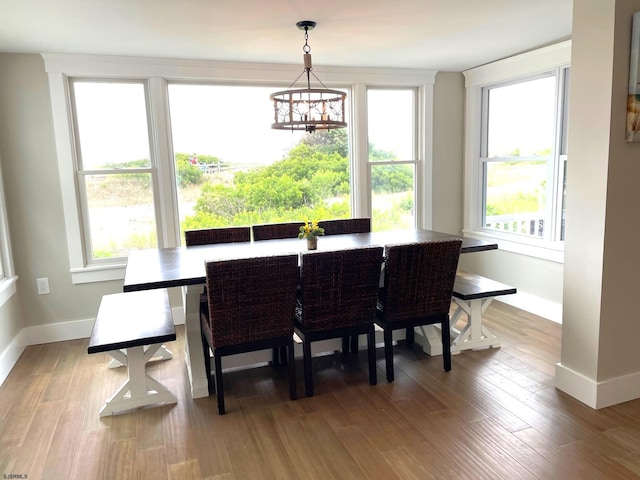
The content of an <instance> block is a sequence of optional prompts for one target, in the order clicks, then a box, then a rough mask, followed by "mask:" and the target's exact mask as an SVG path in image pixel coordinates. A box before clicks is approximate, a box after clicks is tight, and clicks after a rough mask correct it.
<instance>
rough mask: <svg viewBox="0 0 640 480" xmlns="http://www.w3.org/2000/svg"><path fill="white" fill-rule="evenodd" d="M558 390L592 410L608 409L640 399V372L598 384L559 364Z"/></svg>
mask: <svg viewBox="0 0 640 480" xmlns="http://www.w3.org/2000/svg"><path fill="white" fill-rule="evenodd" d="M556 388H558V389H560V390H562V391H563V392H565V393H567V394H569V395H571V396H572V397H574V398H575V399H577V400H579V401H581V402H582V403H584V404H586V405H588V406H589V407H591V408H595V409H599V408H606V407H610V406H611V405H617V404H619V403H623V402H628V401H631V400H636V399H638V398H640V372H634V373H630V374H628V375H624V376H622V377H616V378H611V379H608V380H605V381H602V382H597V381H595V380H592V379H590V378H588V377H586V376H584V375H582V374H581V373H578V372H576V371H574V370H571V369H570V368H568V367H565V366H564V365H562V364H561V363H557V364H556Z"/></svg>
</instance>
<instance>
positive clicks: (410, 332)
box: [405, 327, 416, 345]
mask: <svg viewBox="0 0 640 480" xmlns="http://www.w3.org/2000/svg"><path fill="white" fill-rule="evenodd" d="M415 338H416V331H415V328H414V327H407V333H406V335H405V343H406V344H407V345H413V344H414V342H415Z"/></svg>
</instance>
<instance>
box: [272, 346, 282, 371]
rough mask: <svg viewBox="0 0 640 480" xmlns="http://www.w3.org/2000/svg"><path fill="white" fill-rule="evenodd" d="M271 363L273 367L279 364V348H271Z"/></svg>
mask: <svg viewBox="0 0 640 480" xmlns="http://www.w3.org/2000/svg"><path fill="white" fill-rule="evenodd" d="M271 365H273V366H274V367H279V366H280V348H278V347H274V348H273V349H272V350H271Z"/></svg>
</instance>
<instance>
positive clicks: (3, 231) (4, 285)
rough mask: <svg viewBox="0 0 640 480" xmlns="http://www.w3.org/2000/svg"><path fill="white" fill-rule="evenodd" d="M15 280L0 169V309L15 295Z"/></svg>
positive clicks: (0, 169) (0, 170)
mask: <svg viewBox="0 0 640 480" xmlns="http://www.w3.org/2000/svg"><path fill="white" fill-rule="evenodd" d="M17 279H18V277H17V276H16V275H15V272H14V270H13V258H12V255H11V242H10V238H9V222H8V219H7V209H6V202H5V196H4V183H3V180H2V168H0V307H1V306H2V305H4V304H5V303H6V302H7V301H8V300H9V299H10V298H11V297H12V296H13V295H14V294H15V293H16V280H17Z"/></svg>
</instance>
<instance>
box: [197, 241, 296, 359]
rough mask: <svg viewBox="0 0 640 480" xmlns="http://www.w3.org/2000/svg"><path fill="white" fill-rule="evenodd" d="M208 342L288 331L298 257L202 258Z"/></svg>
mask: <svg viewBox="0 0 640 480" xmlns="http://www.w3.org/2000/svg"><path fill="white" fill-rule="evenodd" d="M205 268H206V284H207V300H208V307H209V309H208V313H209V318H208V326H209V329H210V335H211V339H210V340H211V346H212V347H221V346H226V345H239V344H243V343H249V342H254V341H260V340H265V339H271V338H277V337H286V336H291V335H293V324H294V318H295V307H296V290H297V286H298V255H297V254H285V255H274V256H269V257H255V258H245V259H237V260H220V261H208V262H205Z"/></svg>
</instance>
